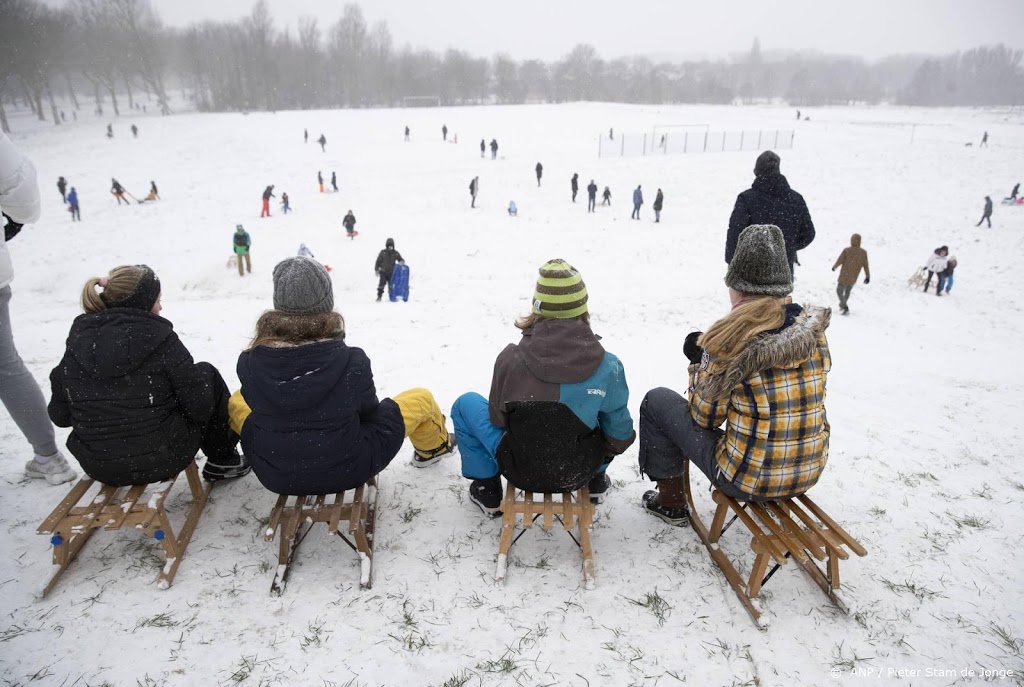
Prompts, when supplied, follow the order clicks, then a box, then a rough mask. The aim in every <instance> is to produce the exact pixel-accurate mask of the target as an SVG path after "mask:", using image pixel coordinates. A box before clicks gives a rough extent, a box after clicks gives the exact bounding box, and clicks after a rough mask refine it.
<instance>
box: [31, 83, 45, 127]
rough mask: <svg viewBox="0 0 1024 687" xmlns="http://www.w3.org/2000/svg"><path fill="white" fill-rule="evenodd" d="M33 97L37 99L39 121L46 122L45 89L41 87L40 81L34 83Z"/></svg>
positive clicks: (36, 106)
mask: <svg viewBox="0 0 1024 687" xmlns="http://www.w3.org/2000/svg"><path fill="white" fill-rule="evenodd" d="M32 97H33V99H34V101H35V110H36V115H37V116H38V117H39V121H41V122H45V121H46V113H45V112H43V89H42V88H40V87H39V82H38V81H37V82H35V83H34V84H33V85H32Z"/></svg>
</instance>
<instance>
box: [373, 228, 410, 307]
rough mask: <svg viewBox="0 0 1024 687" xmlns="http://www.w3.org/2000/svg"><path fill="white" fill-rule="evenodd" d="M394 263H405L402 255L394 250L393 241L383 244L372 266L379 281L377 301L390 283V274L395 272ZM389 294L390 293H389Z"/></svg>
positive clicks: (389, 240)
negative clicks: (382, 248)
mask: <svg viewBox="0 0 1024 687" xmlns="http://www.w3.org/2000/svg"><path fill="white" fill-rule="evenodd" d="M396 262H405V260H403V259H402V254H401V253H399V252H398V251H397V250H395V240H394V239H388V240H387V241H385V242H384V250H382V251H381V252H380V253H378V254H377V263H376V264H375V265H374V266H373V270H374V272H376V273H377V276H378V277H379V280H378V282H377V301H378V302H379V301H380V299H381V296H383V295H384V287H385V286H387V285H388V282H390V281H391V273H392V272H394V271H395V263H396ZM389 293H390V292H389Z"/></svg>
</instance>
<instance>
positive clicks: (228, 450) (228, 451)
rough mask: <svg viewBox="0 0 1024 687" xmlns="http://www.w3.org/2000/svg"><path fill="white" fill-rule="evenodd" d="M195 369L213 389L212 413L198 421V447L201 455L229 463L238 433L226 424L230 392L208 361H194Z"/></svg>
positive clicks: (232, 457)
mask: <svg viewBox="0 0 1024 687" xmlns="http://www.w3.org/2000/svg"><path fill="white" fill-rule="evenodd" d="M196 371H198V372H199V375H200V376H201V377H202V379H203V384H204V385H205V386H206V387H207V388H209V389H211V390H212V391H213V414H212V415H211V416H210V417H209V418H207V419H206V421H205V422H200V427H201V431H202V441H201V443H200V445H199V448H201V449H202V451H203V455H205V456H206V457H207V458H209V459H210V460H212V461H214V462H227V463H229V464H230V463H231V461H232V460H233V459H234V456H235V447H236V446H237V445H238V435H237V434H235V433H234V432H233V431H231V427H229V426H228V398H230V397H231V392H230V391H228V385H227V384H226V383H225V382H224V378H223V377H221V375H220V372H219V371H218V370H217V368H216V367H214V366H213V365H211V364H210V363H206V362H202V363H196Z"/></svg>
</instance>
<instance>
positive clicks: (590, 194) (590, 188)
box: [587, 179, 597, 212]
mask: <svg viewBox="0 0 1024 687" xmlns="http://www.w3.org/2000/svg"><path fill="white" fill-rule="evenodd" d="M596 209H597V184H595V183H594V180H593V179H591V180H590V183H589V184H587V212H594V210H596Z"/></svg>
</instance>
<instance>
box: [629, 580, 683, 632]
mask: <svg viewBox="0 0 1024 687" xmlns="http://www.w3.org/2000/svg"><path fill="white" fill-rule="evenodd" d="M625 599H626V601H628V602H629V603H631V604H633V605H634V606H640V607H641V608H646V609H647V610H648V611H650V612H651V615H653V616H654V617H655V618H656V619H657V620H658V625H659V626H662V625H664V624H665V619H666V618H667V617H668V616H669V615H671V613H672V607H671V606H670V605H669V603H668V602H667V601H665V599H664V598H663V597H662V596H661V594H659V593H658V590H657V589H655V590H654V591H653V592H648V593H647V594H644V597H643V598H642V599H630V598H629V597H628V596H627V597H625Z"/></svg>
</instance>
